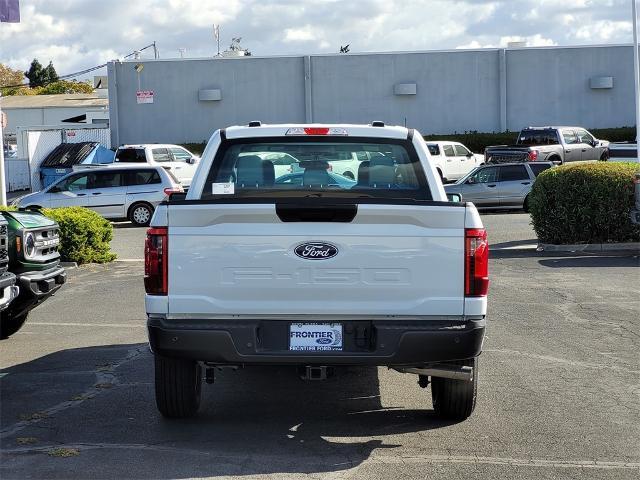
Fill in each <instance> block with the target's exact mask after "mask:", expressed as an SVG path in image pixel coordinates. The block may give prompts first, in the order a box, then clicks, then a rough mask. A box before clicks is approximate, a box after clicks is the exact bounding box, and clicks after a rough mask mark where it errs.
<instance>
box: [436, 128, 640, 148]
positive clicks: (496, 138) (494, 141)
mask: <svg viewBox="0 0 640 480" xmlns="http://www.w3.org/2000/svg"><path fill="white" fill-rule="evenodd" d="M589 131H590V132H591V133H593V134H594V135H595V137H596V138H598V139H601V140H609V141H610V142H631V141H635V138H636V129H635V127H620V128H602V129H589ZM519 132H520V131H517V132H493V133H481V132H464V133H454V134H449V135H437V134H430V135H425V136H424V139H425V140H426V141H427V142H428V141H430V140H444V141H449V142H460V143H462V144H464V145H466V146H467V147H468V148H470V149H471V151H472V152H476V153H483V152H484V149H485V148H486V147H488V146H491V145H513V144H514V143H516V140H517V139H518V133H519Z"/></svg>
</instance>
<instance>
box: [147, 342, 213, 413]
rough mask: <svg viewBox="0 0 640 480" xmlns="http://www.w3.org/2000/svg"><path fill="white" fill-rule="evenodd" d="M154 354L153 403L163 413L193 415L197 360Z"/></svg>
mask: <svg viewBox="0 0 640 480" xmlns="http://www.w3.org/2000/svg"><path fill="white" fill-rule="evenodd" d="M154 357H155V370H156V375H155V383H156V405H157V406H158V410H160V413H162V415H163V416H165V417H168V418H184V417H192V416H194V415H195V414H196V413H197V411H198V408H199V407H200V390H201V385H202V371H201V368H200V365H199V364H198V362H195V361H193V360H183V359H180V358H169V357H162V356H160V355H157V354H156V355H154Z"/></svg>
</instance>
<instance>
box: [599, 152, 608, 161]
mask: <svg viewBox="0 0 640 480" xmlns="http://www.w3.org/2000/svg"><path fill="white" fill-rule="evenodd" d="M608 160H609V152H602V155H600V161H601V162H606V161H608Z"/></svg>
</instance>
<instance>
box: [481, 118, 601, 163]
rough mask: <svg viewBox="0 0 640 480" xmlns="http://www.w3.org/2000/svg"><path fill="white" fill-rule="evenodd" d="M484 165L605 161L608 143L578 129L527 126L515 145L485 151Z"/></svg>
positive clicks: (497, 146)
mask: <svg viewBox="0 0 640 480" xmlns="http://www.w3.org/2000/svg"><path fill="white" fill-rule="evenodd" d="M484 158H485V161H486V163H510V162H535V161H545V162H554V163H556V164H558V165H562V164H563V163H565V162H577V161H582V160H607V159H608V158H609V142H608V141H606V140H598V139H596V138H595V137H594V136H593V135H591V134H590V133H589V132H588V131H587V130H585V129H584V128H581V127H529V128H525V129H524V130H522V131H521V132H520V134H519V135H518V139H517V140H516V144H515V145H496V146H492V147H487V148H485V151H484Z"/></svg>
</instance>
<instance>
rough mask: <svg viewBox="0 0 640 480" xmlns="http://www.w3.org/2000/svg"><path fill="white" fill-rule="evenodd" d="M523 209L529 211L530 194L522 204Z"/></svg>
mask: <svg viewBox="0 0 640 480" xmlns="http://www.w3.org/2000/svg"><path fill="white" fill-rule="evenodd" d="M522 209H523V210H524V211H525V212H526V213H529V195H527V196H526V197H524V203H523V204H522Z"/></svg>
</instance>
